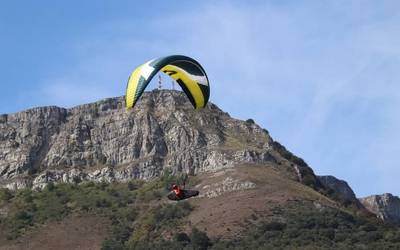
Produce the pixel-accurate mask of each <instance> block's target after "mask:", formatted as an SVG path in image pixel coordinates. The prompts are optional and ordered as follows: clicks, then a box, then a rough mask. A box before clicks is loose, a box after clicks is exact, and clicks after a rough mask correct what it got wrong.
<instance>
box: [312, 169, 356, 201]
mask: <svg viewBox="0 0 400 250" xmlns="http://www.w3.org/2000/svg"><path fill="white" fill-rule="evenodd" d="M318 180H319V181H320V182H321V183H322V184H323V185H324V186H325V187H328V188H330V189H332V190H334V191H335V192H336V193H337V194H338V195H339V196H340V198H341V199H342V200H344V201H356V202H357V203H358V200H357V197H356V195H355V194H354V192H353V190H352V189H351V187H350V186H349V184H347V182H346V181H343V180H339V179H338V178H336V177H334V176H331V175H325V176H318Z"/></svg>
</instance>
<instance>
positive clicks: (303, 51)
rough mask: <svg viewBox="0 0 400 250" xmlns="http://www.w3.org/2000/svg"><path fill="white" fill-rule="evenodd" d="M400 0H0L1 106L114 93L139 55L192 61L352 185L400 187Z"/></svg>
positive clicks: (234, 110) (310, 159)
mask: <svg viewBox="0 0 400 250" xmlns="http://www.w3.org/2000/svg"><path fill="white" fill-rule="evenodd" d="M399 9H400V2H399V1H395V0H394V1H361V0H360V1H342V0H335V1H333V0H332V1H318V0H315V1H196V2H195V1H64V2H63V3H61V2H59V1H24V2H22V1H2V6H1V8H0V38H1V39H0V48H1V49H0V55H1V56H0V72H1V76H2V77H1V83H0V84H1V92H0V113H12V112H17V111H20V110H23V109H26V108H30V107H34V106H43V105H58V106H64V107H71V106H74V105H78V104H82V103H87V102H92V101H96V100H98V99H101V98H105V97H112V96H120V95H123V94H124V90H125V83H126V80H127V77H128V76H129V74H130V73H131V71H132V70H133V69H134V68H135V67H136V66H138V65H139V64H141V63H142V62H144V61H147V60H149V59H152V58H155V57H160V56H165V55H169V54H185V55H188V56H192V57H194V58H195V59H197V60H198V61H199V62H201V63H202V65H203V66H204V68H205V69H206V71H207V73H208V76H209V78H210V81H211V86H212V93H211V101H212V102H214V103H216V104H217V105H218V106H219V107H220V108H222V109H223V110H225V111H227V112H229V113H230V114H231V115H232V116H233V117H236V118H241V119H247V118H253V119H254V120H256V122H257V123H258V124H260V125H261V126H262V127H264V128H266V129H268V130H269V131H270V133H271V135H272V137H273V138H274V139H276V140H278V141H280V142H281V143H282V144H284V145H285V146H286V147H287V148H288V149H289V150H291V151H292V152H294V153H295V154H297V155H298V156H300V157H302V158H304V159H305V160H306V162H307V163H308V164H309V165H310V166H311V167H312V168H313V169H314V170H315V172H316V173H317V174H320V175H327V174H329V175H334V176H337V177H338V178H341V179H344V180H346V181H347V182H348V183H349V184H350V185H351V186H352V188H353V189H354V191H355V192H356V194H357V195H358V196H365V195H369V194H379V193H384V192H391V193H393V194H395V195H400V182H399V176H400V162H399V160H397V157H398V156H399V155H400V133H399V130H400V118H399V110H400V70H399V68H400V29H399V24H400V14H399V13H400V12H399V11H398V10H399Z"/></svg>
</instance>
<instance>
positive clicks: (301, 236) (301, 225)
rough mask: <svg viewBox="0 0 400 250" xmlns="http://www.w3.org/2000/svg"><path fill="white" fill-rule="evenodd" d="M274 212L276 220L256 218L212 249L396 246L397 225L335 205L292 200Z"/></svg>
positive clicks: (377, 247) (388, 247) (396, 247)
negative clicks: (318, 206)
mask: <svg viewBox="0 0 400 250" xmlns="http://www.w3.org/2000/svg"><path fill="white" fill-rule="evenodd" d="M274 215H275V218H276V220H274V221H271V222H259V224H258V225H256V226H254V227H251V228H250V230H248V231H246V234H245V235H244V236H243V237H242V238H241V239H238V240H234V241H232V242H226V241H218V242H216V243H215V244H214V246H213V249H225V248H227V247H229V248H230V249H299V248H301V249H350V248H354V249H399V248H400V238H399V235H400V234H398V232H399V230H398V229H396V228H394V227H390V226H387V225H384V224H381V223H379V222H377V221H376V220H374V221H369V220H366V219H364V218H359V217H355V216H353V215H351V214H349V213H346V212H343V211H340V210H337V209H332V208H324V209H322V210H318V209H316V208H314V207H312V205H311V206H306V205H304V204H303V205H302V204H301V203H296V204H293V205H291V206H288V207H281V208H277V209H275V210H274ZM283 221H284V222H283ZM396 239H397V240H399V241H397V242H396Z"/></svg>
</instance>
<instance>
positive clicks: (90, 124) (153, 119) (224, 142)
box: [0, 90, 314, 189]
mask: <svg viewBox="0 0 400 250" xmlns="http://www.w3.org/2000/svg"><path fill="white" fill-rule="evenodd" d="M243 162H251V163H263V164H270V165H271V166H275V167H279V168H281V169H284V170H285V171H286V172H287V174H288V175H289V177H290V178H293V179H297V180H299V181H302V179H303V175H308V177H310V173H311V176H314V174H313V172H312V170H311V168H309V167H308V166H307V164H305V163H304V161H302V160H301V159H300V158H297V157H295V156H294V155H292V154H291V153H290V152H289V151H287V150H286V149H285V148H284V147H283V146H280V144H279V143H277V142H274V141H273V140H272V138H271V137H270V136H269V134H268V132H267V131H266V130H265V129H262V128H261V127H259V126H258V125H257V124H255V123H254V122H253V121H252V120H251V119H249V120H248V121H240V120H237V119H234V118H231V117H230V116H229V115H228V114H227V113H225V112H223V111H222V110H220V109H219V108H218V107H217V106H216V105H214V104H212V103H210V104H208V105H207V107H206V108H204V109H203V110H200V111H198V110H194V109H193V108H192V106H191V104H190V102H189V101H188V100H187V98H186V96H185V95H184V94H183V93H182V92H179V91H171V90H162V91H159V90H154V91H152V92H146V93H145V94H144V95H143V97H142V98H141V100H140V101H139V103H138V104H137V106H136V107H135V108H134V109H132V110H126V109H125V108H124V99H123V97H117V98H109V99H105V100H101V101H99V102H96V103H91V104H85V105H81V106H77V107H74V108H70V109H65V108H59V107H40V108H33V109H29V110H26V111H23V112H19V113H14V114H4V115H0V186H3V187H8V188H11V189H19V188H24V187H34V188H43V187H44V186H46V184H47V183H49V182H79V181H82V180H92V181H128V180H130V179H133V178H140V179H149V178H152V177H155V176H159V175H160V174H162V173H163V171H165V170H168V171H171V172H172V173H177V172H186V173H189V174H196V173H199V172H206V171H217V170H220V169H223V168H232V167H234V166H235V165H237V164H239V163H243ZM308 179H310V178H308ZM311 179H312V178H311Z"/></svg>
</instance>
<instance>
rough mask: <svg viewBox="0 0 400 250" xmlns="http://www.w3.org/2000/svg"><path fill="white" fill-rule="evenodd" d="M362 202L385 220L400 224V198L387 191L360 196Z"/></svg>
mask: <svg viewBox="0 0 400 250" xmlns="http://www.w3.org/2000/svg"><path fill="white" fill-rule="evenodd" d="M359 200H360V202H361V203H362V204H363V205H364V207H365V208H366V209H368V210H369V211H370V212H371V213H373V214H375V215H376V216H377V217H378V218H380V219H381V220H383V221H384V222H388V223H392V224H397V225H400V198H399V197H397V196H394V195H392V194H389V193H386V194H382V195H371V196H368V197H365V198H360V199H359Z"/></svg>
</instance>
